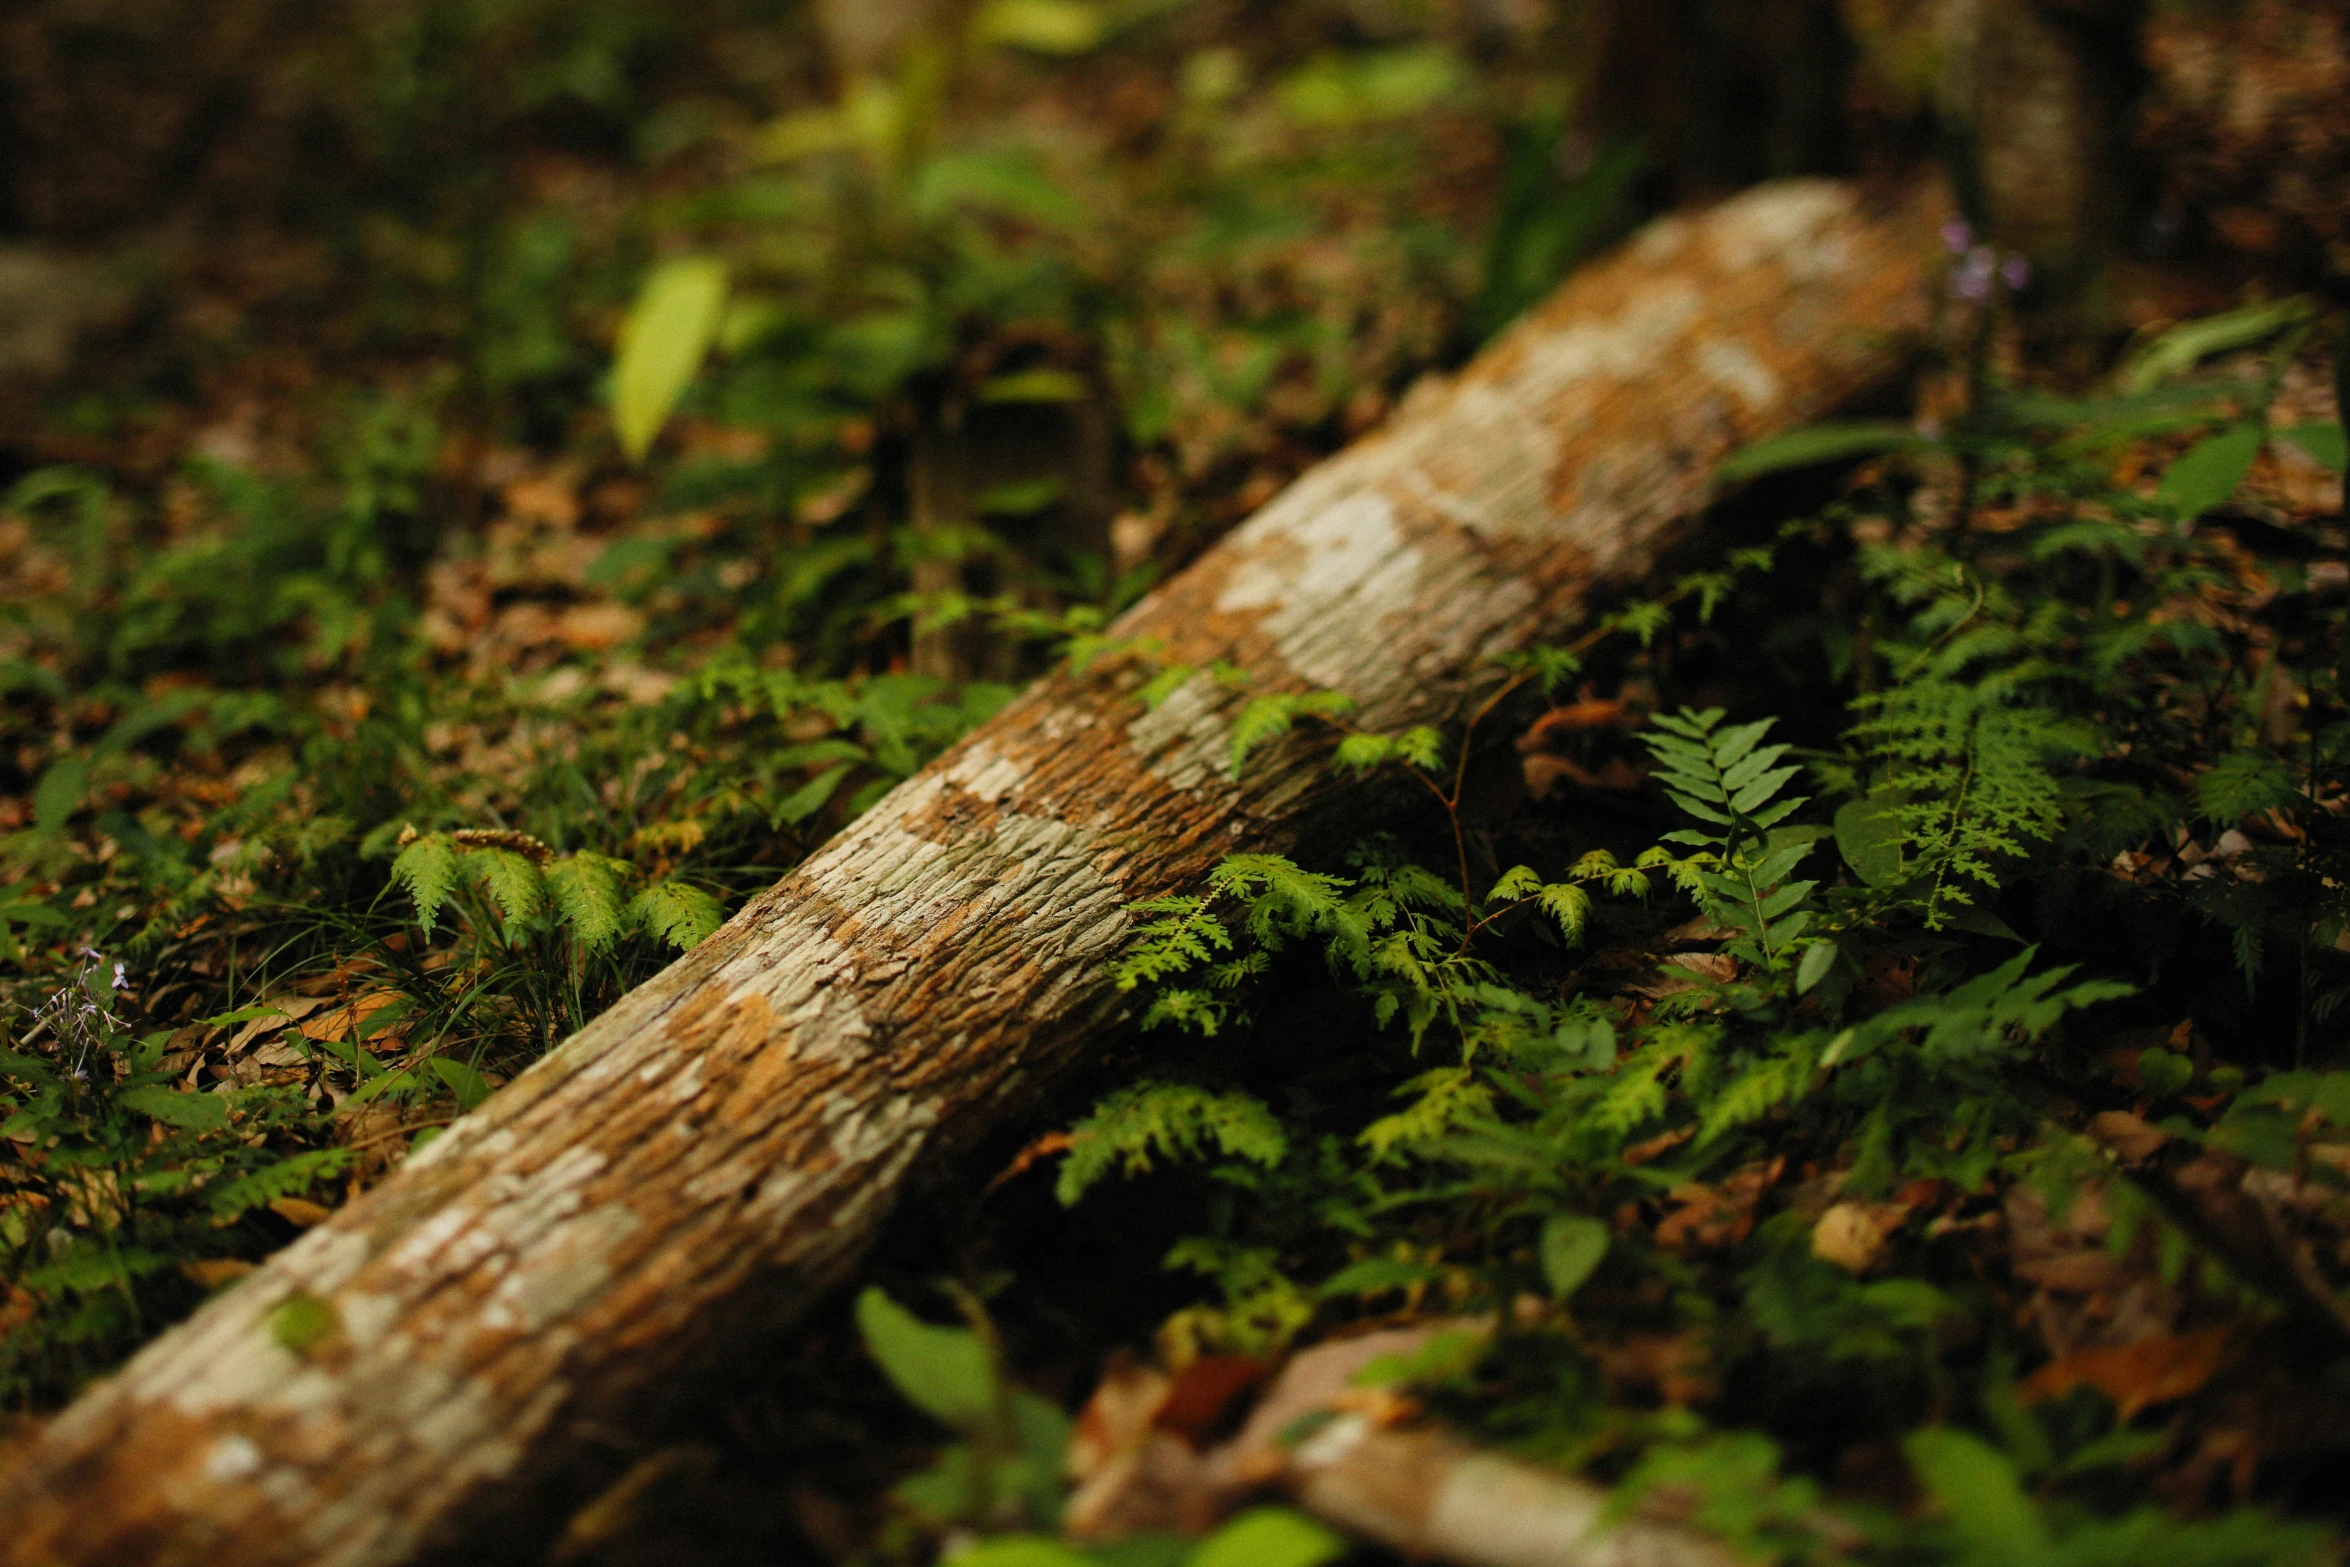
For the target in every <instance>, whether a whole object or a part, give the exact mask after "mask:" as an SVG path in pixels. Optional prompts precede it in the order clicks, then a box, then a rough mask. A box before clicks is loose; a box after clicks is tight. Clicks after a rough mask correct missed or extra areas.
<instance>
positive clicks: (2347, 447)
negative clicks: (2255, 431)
mask: <svg viewBox="0 0 2350 1567" xmlns="http://www.w3.org/2000/svg"><path fill="white" fill-rule="evenodd" d="M2279 434H2280V435H2281V436H2282V438H2283V439H2285V440H2288V441H2291V442H2292V443H2293V444H2294V445H2295V446H2298V447H2300V448H2301V449H2302V450H2303V451H2305V452H2307V453H2308V454H2309V455H2310V456H2311V457H2313V458H2315V459H2316V460H2317V461H2319V462H2321V463H2323V464H2324V465H2325V466H2327V467H2328V468H2331V469H2333V470H2334V471H2335V472H2336V473H2340V472H2341V471H2342V470H2343V469H2345V468H2350V433H2345V432H2344V430H2343V429H2342V427H2341V426H2340V425H2339V424H2297V425H2295V426H2294V427H2293V428H2292V429H2290V430H2284V431H2280V432H2279Z"/></svg>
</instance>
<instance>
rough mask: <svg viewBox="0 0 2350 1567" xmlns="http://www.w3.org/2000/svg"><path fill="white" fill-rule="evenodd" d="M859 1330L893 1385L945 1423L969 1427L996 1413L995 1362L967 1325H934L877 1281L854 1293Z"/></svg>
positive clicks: (988, 1419) (919, 1407) (984, 1421)
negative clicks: (943, 1326) (918, 1315)
mask: <svg viewBox="0 0 2350 1567" xmlns="http://www.w3.org/2000/svg"><path fill="white" fill-rule="evenodd" d="M857 1331H858V1332H859V1333H860V1334H862V1335H863V1336H864V1339H865V1348H866V1350H867V1351H868V1352H869V1353H871V1355H872V1356H873V1358H874V1360H875V1361H876V1362H878V1363H879V1364H880V1366H881V1369H882V1373H883V1374H884V1375H885V1376H887V1377H888V1378H889V1380H890V1382H891V1384H892V1385H893V1386H895V1387H896V1388H897V1390H898V1391H899V1392H901V1393H903V1394H905V1395H906V1398H907V1400H908V1402H910V1403H912V1404H913V1405H914V1406H915V1407H916V1408H917V1409H920V1410H921V1411H922V1412H923V1413H924V1414H926V1415H929V1416H930V1417H931V1418H933V1419H935V1420H937V1421H939V1422H940V1423H941V1424H943V1425H949V1426H953V1427H955V1428H957V1429H968V1428H970V1427H973V1426H979V1425H983V1424H985V1423H986V1422H988V1421H990V1420H992V1419H993V1418H994V1416H995V1407H996V1391H997V1389H996V1370H995V1362H994V1361H993V1359H991V1358H990V1357H989V1355H988V1352H987V1345H986V1344H985V1343H983V1342H982V1341H981V1340H980V1337H979V1335H978V1334H977V1333H975V1332H973V1331H972V1330H971V1329H969V1328H942V1327H936V1326H934V1325H932V1324H930V1323H928V1322H924V1321H923V1320H922V1319H921V1318H919V1317H917V1316H915V1315H914V1314H913V1313H912V1312H910V1311H908V1310H907V1309H906V1308H905V1307H903V1306H901V1305H899V1304H898V1303H897V1302H896V1301H894V1300H891V1299H890V1298H889V1296H888V1295H887V1294H885V1293H884V1292H883V1291H882V1290H881V1288H880V1287H879V1286H878V1285H868V1286H867V1287H866V1289H865V1292H864V1293H863V1294H861V1295H859V1296H858V1297H857Z"/></svg>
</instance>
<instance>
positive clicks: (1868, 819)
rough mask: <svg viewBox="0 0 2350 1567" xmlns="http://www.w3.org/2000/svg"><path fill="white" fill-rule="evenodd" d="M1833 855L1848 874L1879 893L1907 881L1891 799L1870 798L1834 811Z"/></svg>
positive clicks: (1898, 822) (1897, 812)
mask: <svg viewBox="0 0 2350 1567" xmlns="http://www.w3.org/2000/svg"><path fill="white" fill-rule="evenodd" d="M1836 852H1837V853H1839V854H1841V855H1843V856H1844V863H1845V864H1846V865H1849V866H1851V867H1852V874H1853V875H1855V876H1858V877H1859V878H1860V879H1861V880H1862V881H1863V882H1865V883H1867V884H1868V885H1869V886H1871V887H1874V888H1876V889H1877V890H1878V891H1880V892H1885V891H1890V890H1891V889H1893V888H1895V887H1898V886H1900V885H1901V884H1902V883H1903V882H1904V881H1907V880H1908V879H1909V872H1908V871H1907V870H1906V869H1905V868H1904V867H1903V865H1902V863H1901V812H1900V810H1899V808H1897V807H1896V806H1895V805H1894V803H1893V802H1892V801H1891V800H1888V799H1886V798H1884V797H1883V796H1882V795H1871V796H1869V797H1868V798H1866V799H1862V800H1854V801H1852V802H1851V803H1850V804H1848V805H1845V806H1842V807H1840V808H1839V809H1838V810H1837V812H1836Z"/></svg>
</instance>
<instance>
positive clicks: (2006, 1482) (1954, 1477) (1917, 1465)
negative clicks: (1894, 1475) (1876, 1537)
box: [1901, 1426, 2051, 1567]
mask: <svg viewBox="0 0 2350 1567" xmlns="http://www.w3.org/2000/svg"><path fill="white" fill-rule="evenodd" d="M1901 1445H1902V1448H1903V1450H1904V1451H1906V1452H1907V1453H1908V1454H1909V1462H1910V1466H1911V1467H1912V1468H1914V1469H1915V1470H1917V1473H1918V1479H1919V1480H1920V1481H1922V1482H1923V1483H1924V1485H1925V1488H1926V1490H1927V1492H1928V1493H1929V1494H1930V1495H1932V1497H1933V1498H1934V1502H1935V1504H1936V1505H1937V1506H1938V1507H1940V1508H1941V1510H1942V1512H1943V1514H1944V1515H1945V1516H1946V1517H1947V1518H1948V1519H1949V1520H1950V1526H1951V1529H1952V1531H1953V1532H1955V1533H1956V1534H1957V1535H1958V1537H1959V1538H1960V1539H1961V1540H1963V1541H1965V1542H1966V1544H1967V1545H1968V1546H1969V1547H1970V1550H1971V1553H1972V1554H1973V1556H1974V1557H1975V1559H1976V1560H1977V1561H1978V1562H1981V1563H1983V1564H1985V1567H1989V1564H1990V1563H1993V1562H1996V1563H1998V1564H1999V1567H2034V1564H2036V1563H2039V1562H2043V1561H2046V1560H2047V1559H2048V1558H2049V1556H2050V1554H2051V1552H2050V1549H2049V1543H2048V1532H2047V1529H2046V1528H2045V1526H2044V1525H2042V1523H2041V1521H2040V1514H2039V1511H2038V1509H2036V1508H2035V1507H2033V1505H2032V1501H2031V1498H2030V1497H2028V1496H2026V1495H2025V1494H2024V1488H2023V1486H2022V1484H2021V1483H2020V1482H2019V1481H2018V1480H2017V1479H2016V1473H2015V1467H2014V1466H2013V1465H2012V1464H2010V1463H2009V1462H2008V1461H2007V1459H2006V1458H2005V1457H2003V1456H2002V1455H2001V1454H2000V1453H1999V1452H1997V1451H1996V1450H1995V1449H1993V1448H1992V1447H1990V1446H1989V1445H1988V1444H1986V1443H1985V1442H1983V1441H1982V1439H1980V1438H1979V1437H1974V1436H1969V1435H1968V1434H1967V1433H1966V1432H1964V1431H1954V1430H1952V1429H1950V1428H1949V1427H1948V1426H1928V1427H1926V1428H1925V1429H1924V1430H1920V1431H1912V1432H1911V1433H1910V1434H1909V1436H1908V1437H1907V1438H1906V1439H1905V1440H1904V1441H1903V1442H1902V1444H1901Z"/></svg>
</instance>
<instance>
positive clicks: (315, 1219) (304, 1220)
mask: <svg viewBox="0 0 2350 1567" xmlns="http://www.w3.org/2000/svg"><path fill="white" fill-rule="evenodd" d="M269 1211H270V1212H271V1213H274V1214H276V1215H277V1216H278V1217H279V1218H281V1219H283V1220H285V1221H286V1222H287V1223H288V1224H293V1225H299V1226H300V1227H301V1228H303V1229H305V1230H307V1229H310V1228H312V1227H313V1226H315V1225H320V1224H324V1223H325V1222H326V1221H327V1220H329V1219H331V1218H333V1217H334V1210H333V1209H332V1208H324V1207H321V1206H319V1205H318V1204H317V1203H314V1202H312V1201H310V1200H309V1199H308V1198H304V1197H280V1198H277V1199H275V1200H274V1201H272V1202H271V1203H270V1205H269Z"/></svg>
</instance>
